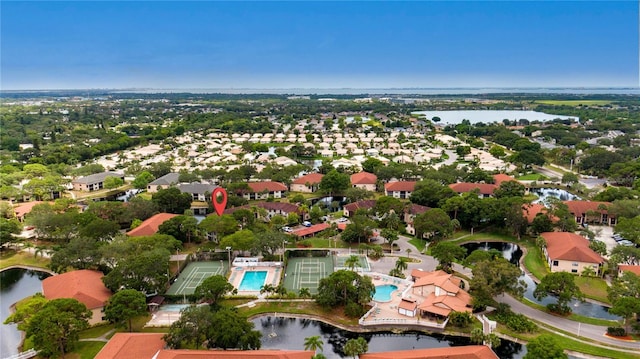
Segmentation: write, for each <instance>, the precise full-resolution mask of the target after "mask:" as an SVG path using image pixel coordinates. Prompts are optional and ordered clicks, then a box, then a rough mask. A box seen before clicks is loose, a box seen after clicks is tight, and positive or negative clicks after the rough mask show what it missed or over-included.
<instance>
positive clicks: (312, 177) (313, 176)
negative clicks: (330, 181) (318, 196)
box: [291, 173, 324, 185]
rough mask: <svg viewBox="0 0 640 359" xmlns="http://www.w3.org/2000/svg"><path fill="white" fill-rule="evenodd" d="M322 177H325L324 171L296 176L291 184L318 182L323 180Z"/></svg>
mask: <svg viewBox="0 0 640 359" xmlns="http://www.w3.org/2000/svg"><path fill="white" fill-rule="evenodd" d="M322 177H324V175H323V174H322V173H309V174H306V175H304V176H302V177H298V178H296V179H295V180H294V181H293V182H291V184H302V185H306V184H307V183H308V184H317V183H320V181H322Z"/></svg>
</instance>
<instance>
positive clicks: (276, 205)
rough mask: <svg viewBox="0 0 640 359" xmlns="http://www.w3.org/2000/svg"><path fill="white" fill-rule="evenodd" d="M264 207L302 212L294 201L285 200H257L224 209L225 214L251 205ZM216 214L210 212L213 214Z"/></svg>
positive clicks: (288, 211) (271, 209)
mask: <svg viewBox="0 0 640 359" xmlns="http://www.w3.org/2000/svg"><path fill="white" fill-rule="evenodd" d="M254 206H255V207H259V208H264V209H266V210H268V211H280V212H283V213H300V207H298V206H297V205H295V204H292V203H285V202H255V203H252V204H250V205H249V204H245V205H244V206H238V207H231V208H227V209H225V210H224V214H232V213H233V212H235V211H237V210H240V209H249V210H250V209H251V207H254ZM213 215H214V214H210V216H213Z"/></svg>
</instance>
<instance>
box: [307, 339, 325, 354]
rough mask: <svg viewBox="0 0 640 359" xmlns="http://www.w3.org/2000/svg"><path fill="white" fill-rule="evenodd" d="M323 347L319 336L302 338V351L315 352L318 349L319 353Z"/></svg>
mask: <svg viewBox="0 0 640 359" xmlns="http://www.w3.org/2000/svg"><path fill="white" fill-rule="evenodd" d="M323 345H324V342H323V341H322V339H321V338H320V336H319V335H314V336H311V337H306V338H304V350H312V351H314V352H315V351H316V350H318V349H320V351H322V346H323Z"/></svg>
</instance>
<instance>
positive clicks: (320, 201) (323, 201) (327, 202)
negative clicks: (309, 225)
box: [310, 196, 347, 212]
mask: <svg viewBox="0 0 640 359" xmlns="http://www.w3.org/2000/svg"><path fill="white" fill-rule="evenodd" d="M346 200H347V198H346V197H342V196H335V197H332V196H325V197H318V198H312V199H311V200H310V201H311V205H312V206H315V205H316V204H317V205H319V206H320V207H322V208H326V209H328V210H330V211H332V212H335V211H341V210H342V207H343V206H344V205H345V201H346ZM333 202H337V203H338V207H337V208H331V206H332V205H333Z"/></svg>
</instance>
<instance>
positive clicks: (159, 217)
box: [127, 213, 177, 237]
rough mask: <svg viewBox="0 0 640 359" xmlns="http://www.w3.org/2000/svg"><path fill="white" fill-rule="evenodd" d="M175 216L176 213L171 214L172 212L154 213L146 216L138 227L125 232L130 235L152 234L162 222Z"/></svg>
mask: <svg viewBox="0 0 640 359" xmlns="http://www.w3.org/2000/svg"><path fill="white" fill-rule="evenodd" d="M175 216H177V214H173V213H158V214H155V215H153V216H152V217H151V218H148V219H146V220H145V221H143V222H142V223H140V225H139V226H138V227H136V228H134V229H132V230H130V231H129V232H127V235H128V236H131V237H139V236H152V235H154V234H156V233H157V232H158V228H159V227H160V225H161V224H162V223H164V222H165V221H168V220H170V219H171V218H173V217H175Z"/></svg>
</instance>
